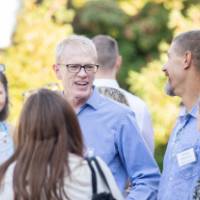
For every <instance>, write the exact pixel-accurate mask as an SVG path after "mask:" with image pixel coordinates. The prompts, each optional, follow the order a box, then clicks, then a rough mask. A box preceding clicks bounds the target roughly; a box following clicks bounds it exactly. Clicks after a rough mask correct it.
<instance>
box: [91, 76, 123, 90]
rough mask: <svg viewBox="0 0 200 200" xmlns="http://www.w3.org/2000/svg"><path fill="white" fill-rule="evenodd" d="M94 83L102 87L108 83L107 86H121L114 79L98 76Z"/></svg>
mask: <svg viewBox="0 0 200 200" xmlns="http://www.w3.org/2000/svg"><path fill="white" fill-rule="evenodd" d="M94 85H95V86H97V87H101V86H104V85H106V86H107V87H112V88H119V84H118V83H117V81H116V80H114V79H102V78H97V79H95V80H94Z"/></svg>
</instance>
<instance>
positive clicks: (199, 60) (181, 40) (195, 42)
mask: <svg viewBox="0 0 200 200" xmlns="http://www.w3.org/2000/svg"><path fill="white" fill-rule="evenodd" d="M173 42H175V43H176V44H177V45H178V48H177V49H176V50H177V52H178V53H179V54H181V55H182V54H184V53H185V52H186V51H190V52H191V53H192V59H193V62H194V64H195V66H196V67H197V68H198V69H199V70H200V30H193V31H188V32H184V33H182V34H180V35H178V36H177V37H175V38H174V39H173Z"/></svg>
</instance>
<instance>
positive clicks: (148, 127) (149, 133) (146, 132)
mask: <svg viewBox="0 0 200 200" xmlns="http://www.w3.org/2000/svg"><path fill="white" fill-rule="evenodd" d="M141 133H142V136H143V137H144V139H145V141H146V143H147V146H148V148H149V149H150V151H151V152H152V154H153V153H154V132H153V126H152V121H151V116H150V113H149V111H148V109H147V107H146V106H145V107H144V109H143V118H142V127H141Z"/></svg>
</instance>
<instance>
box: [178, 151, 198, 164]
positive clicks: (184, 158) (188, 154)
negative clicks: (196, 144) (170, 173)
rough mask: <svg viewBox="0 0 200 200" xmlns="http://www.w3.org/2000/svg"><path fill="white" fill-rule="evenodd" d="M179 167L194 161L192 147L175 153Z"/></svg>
mask: <svg viewBox="0 0 200 200" xmlns="http://www.w3.org/2000/svg"><path fill="white" fill-rule="evenodd" d="M176 158H177V162H178V165H179V167H182V166H184V165H187V164H190V163H193V162H195V161H196V156H195V153H194V149H193V148H190V149H187V150H185V151H182V152H181V153H178V154H177V155H176Z"/></svg>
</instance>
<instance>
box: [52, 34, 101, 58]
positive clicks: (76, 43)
mask: <svg viewBox="0 0 200 200" xmlns="http://www.w3.org/2000/svg"><path fill="white" fill-rule="evenodd" d="M66 49H67V50H68V51H70V52H69V53H73V54H76V53H77V52H81V53H84V54H85V55H87V56H91V57H93V58H94V60H95V61H97V51H96V47H95V45H94V43H93V42H92V40H90V39H89V38H87V37H86V36H82V35H70V36H69V37H67V38H65V39H64V40H62V41H61V42H59V43H58V45H57V47H56V61H60V60H61V58H62V56H63V53H64V52H66V51H65V50H66Z"/></svg>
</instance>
